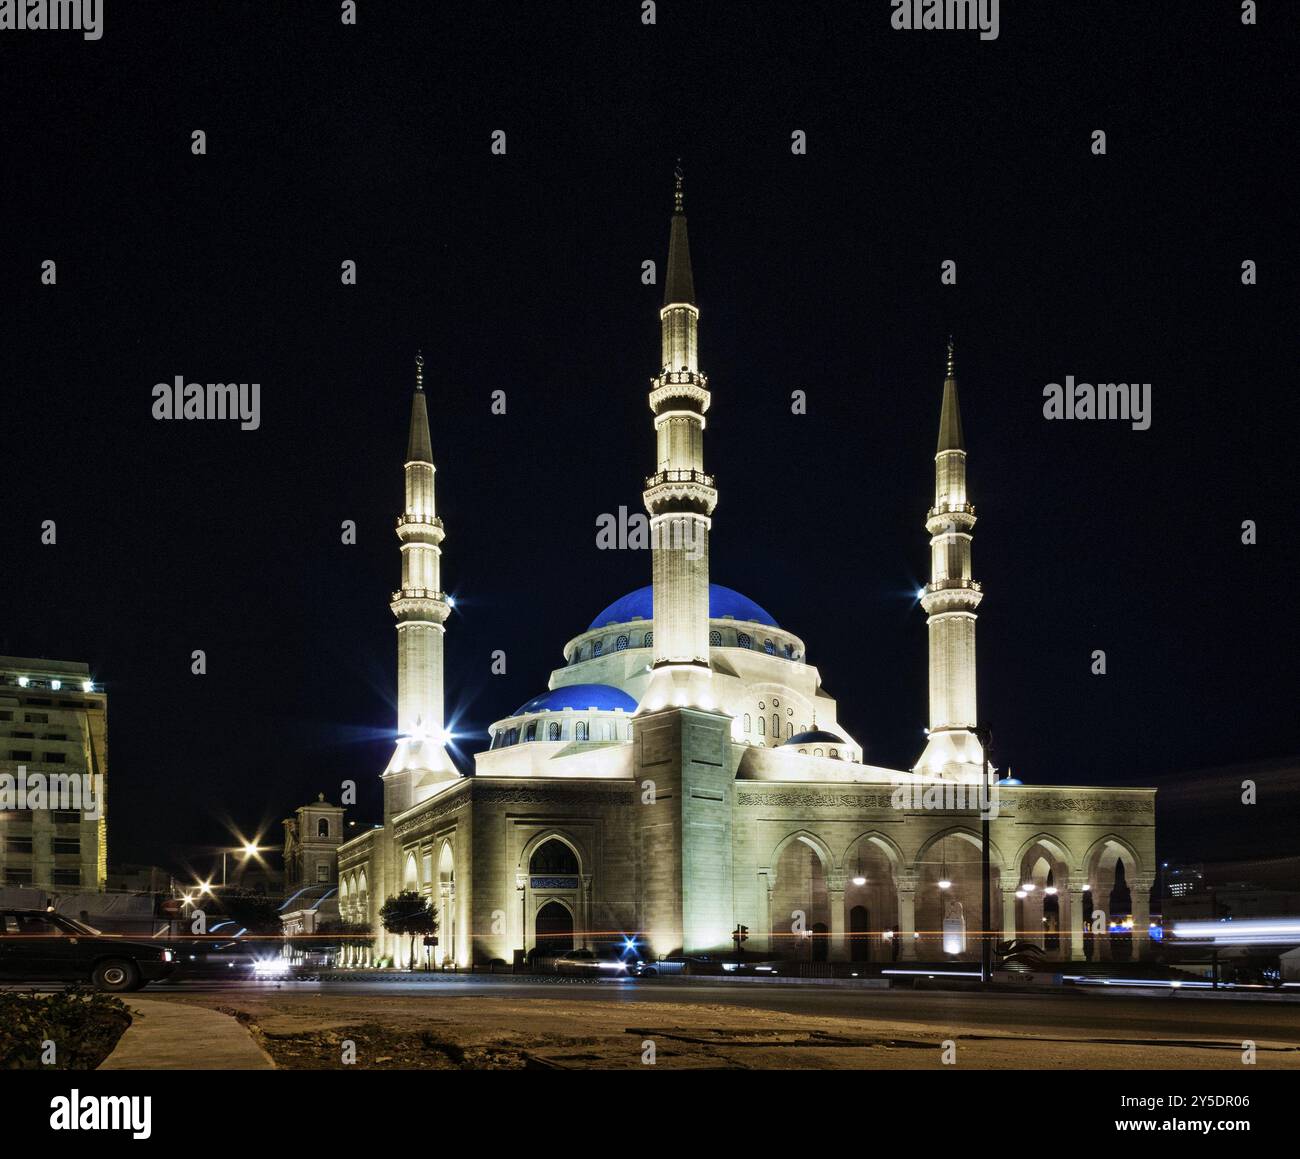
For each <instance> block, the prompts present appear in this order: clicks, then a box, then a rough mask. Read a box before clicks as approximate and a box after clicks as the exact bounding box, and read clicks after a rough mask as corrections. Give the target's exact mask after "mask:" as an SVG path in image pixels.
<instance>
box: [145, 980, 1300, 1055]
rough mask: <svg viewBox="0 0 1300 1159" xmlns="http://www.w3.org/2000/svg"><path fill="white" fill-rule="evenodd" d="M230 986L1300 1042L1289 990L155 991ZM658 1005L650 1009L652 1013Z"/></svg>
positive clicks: (604, 987)
mask: <svg viewBox="0 0 1300 1159" xmlns="http://www.w3.org/2000/svg"><path fill="white" fill-rule="evenodd" d="M222 991H231V992H239V991H244V992H249V991H253V992H257V991H262V992H266V991H277V992H278V993H279V994H282V995H285V996H288V995H298V994H301V995H304V996H307V995H310V994H314V993H327V994H329V995H330V996H332V997H343V996H356V997H366V998H379V999H382V998H384V997H385V996H388V997H397V996H399V995H400V996H401V997H403V998H407V999H409V998H412V997H425V998H428V999H429V1000H430V1001H438V1002H444V1001H455V1000H456V999H458V998H468V997H479V998H482V997H494V996H495V997H500V998H509V999H514V1000H517V999H520V998H561V997H562V998H563V999H564V1000H565V1001H575V1000H576V1001H582V1000H591V1001H599V1002H610V1001H617V1002H626V1003H627V1004H628V1006H629V1008H633V1007H641V1006H645V1007H653V1006H655V1005H657V1004H663V1003H678V1004H686V1005H692V1006H694V1005H700V1006H724V1007H725V1006H732V1007H737V1008H742V1007H743V1008H748V1009H752V1010H755V1009H756V1010H773V1011H781V1012H783V1013H787V1014H796V1015H797V1014H806V1015H809V1016H819V1017H831V1018H834V1017H837V1016H838V1017H858V1018H878V1019H888V1020H891V1021H894V1022H900V1023H907V1024H911V1025H915V1026H918V1027H927V1026H937V1027H947V1026H952V1025H954V1024H962V1025H966V1026H973V1027H985V1028H987V1029H989V1030H990V1031H1007V1030H1014V1031H1022V1032H1025V1033H1032V1034H1046V1035H1050V1034H1053V1033H1060V1034H1063V1035H1066V1036H1068V1037H1072V1038H1073V1037H1085V1038H1106V1037H1111V1036H1113V1037H1116V1038H1123V1039H1150V1038H1168V1039H1190V1038H1214V1039H1219V1040H1223V1041H1231V1042H1240V1041H1242V1040H1243V1039H1251V1040H1268V1041H1272V1042H1283V1043H1287V1044H1291V1045H1295V1046H1297V1047H1300V1003H1297V1002H1295V1001H1288V1000H1286V999H1284V998H1282V999H1280V998H1274V997H1262V998H1259V999H1254V1000H1251V999H1245V998H1228V997H1221V996H1217V995H1213V996H1212V995H1207V994H1205V993H1186V992H1184V993H1176V992H1174V991H1162V992H1143V993H1141V994H1134V993H1117V992H1115V991H1102V990H1074V989H1069V990H1061V991H1052V992H1049V993H1041V994H1026V993H1016V994H998V993H982V992H971V991H937V990H911V989H894V990H852V989H845V988H839V987H825V986H816V985H804V986H773V985H765V984H748V983H743V982H736V983H714V982H708V983H704V982H696V981H683V982H667V981H650V980H647V979H638V980H632V979H628V980H619V979H600V980H583V979H568V978H565V979H560V978H556V979H537V978H530V979H516V978H513V977H487V976H464V975H460V976H458V975H448V976H439V977H433V978H419V979H412V980H410V981H407V980H404V979H403V980H397V979H385V980H383V981H370V980H358V981H327V982H305V981H303V982H297V981H292V982H234V981H232V982H227V981H225V980H221V981H216V982H176V983H163V984H155V985H152V986H149V987H148V988H147V989H146V990H145V991H144V993H145V994H146V995H148V996H150V997H155V996H156V997H160V998H161V997H165V996H167V995H168V994H169V993H170V994H175V995H178V996H180V995H185V994H195V995H198V994H202V993H214V992H222ZM649 1013H650V1011H649V1010H647V1014H649Z"/></svg>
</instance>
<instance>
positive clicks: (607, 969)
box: [555, 950, 628, 978]
mask: <svg viewBox="0 0 1300 1159" xmlns="http://www.w3.org/2000/svg"><path fill="white" fill-rule="evenodd" d="M627 966H628V964H627V963H626V962H624V961H623V960H622V959H620V958H619V957H618V956H617V955H616V954H614V953H611V952H604V953H597V952H596V951H595V950H569V951H568V952H567V953H564V954H561V955H560V956H559V957H558V958H556V959H555V972H556V973H557V974H596V975H604V976H606V977H610V978H616V977H620V976H623V975H626V974H627Z"/></svg>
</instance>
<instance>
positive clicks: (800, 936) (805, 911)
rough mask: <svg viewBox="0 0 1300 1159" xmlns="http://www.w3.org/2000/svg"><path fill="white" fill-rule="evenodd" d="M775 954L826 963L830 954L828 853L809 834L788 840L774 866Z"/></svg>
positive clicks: (771, 943) (773, 947)
mask: <svg viewBox="0 0 1300 1159" xmlns="http://www.w3.org/2000/svg"><path fill="white" fill-rule="evenodd" d="M772 868H773V870H774V873H775V881H774V883H773V887H772V895H771V904H772V911H771V912H772V919H771V920H772V924H771V933H770V937H771V941H770V942H769V943H768V944H769V945H770V946H771V947H772V952H773V954H775V955H776V956H778V957H781V958H793V959H796V960H803V961H805V962H810V961H825V960H826V957H827V955H828V954H829V952H830V934H829V930H830V920H831V907H830V892H829V890H828V888H827V881H826V869H827V866H826V854H825V853H824V846H822V845H821V843H820V842H818V841H817V840H816V839H815V838H813V837H812V836H811V835H810V834H802V833H801V834H798V835H796V836H795V837H794V838H792V839H790V840H789V841H787V843H786V845H785V848H784V849H782V850H781V853H780V856H779V857H777V859H776V864H775V865H774V866H773V867H772Z"/></svg>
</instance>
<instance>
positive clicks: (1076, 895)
mask: <svg viewBox="0 0 1300 1159" xmlns="http://www.w3.org/2000/svg"><path fill="white" fill-rule="evenodd" d="M1076 880H1077V881H1078V883H1079V884H1077V885H1076V884H1075V881H1076ZM1083 885H1084V880H1083V877H1082V876H1080V877H1079V878H1077V879H1076V878H1074V877H1071V878H1070V883H1069V886H1068V887H1067V888H1066V890H1065V892H1066V894H1067V895H1068V896H1069V899H1070V961H1072V962H1082V961H1083V960H1084V956H1083V922H1084V918H1085V917H1086V916H1087V915H1086V914H1085V913H1084V908H1083V892H1084V891H1083Z"/></svg>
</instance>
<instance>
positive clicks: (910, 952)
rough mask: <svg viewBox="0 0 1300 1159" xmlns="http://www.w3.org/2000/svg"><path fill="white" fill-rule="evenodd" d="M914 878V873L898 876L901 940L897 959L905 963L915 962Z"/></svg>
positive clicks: (915, 876) (899, 933) (899, 932)
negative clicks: (901, 944) (901, 945)
mask: <svg viewBox="0 0 1300 1159" xmlns="http://www.w3.org/2000/svg"><path fill="white" fill-rule="evenodd" d="M916 878H917V875H916V874H915V873H906V874H903V873H900V874H899V875H898V925H899V930H898V936H899V937H900V938H901V939H902V940H903V948H902V949H901V950H900V951H899V954H898V957H899V959H900V960H901V961H907V962H915V961H916Z"/></svg>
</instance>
